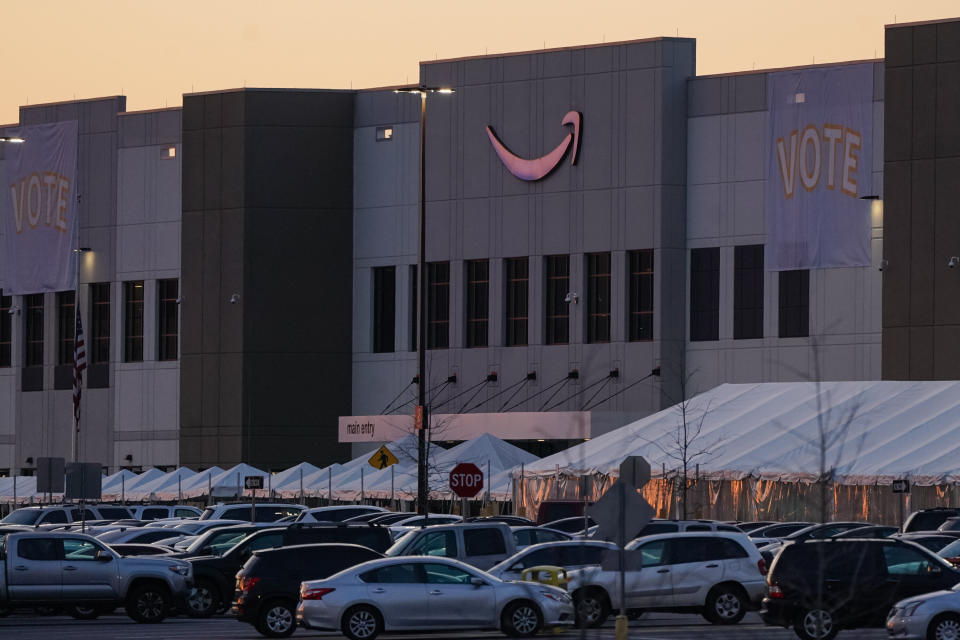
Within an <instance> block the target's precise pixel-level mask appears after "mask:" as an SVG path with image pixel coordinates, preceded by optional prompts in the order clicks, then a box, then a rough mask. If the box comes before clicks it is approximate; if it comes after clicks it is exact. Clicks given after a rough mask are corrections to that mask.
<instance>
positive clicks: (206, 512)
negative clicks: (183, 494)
mask: <svg viewBox="0 0 960 640" xmlns="http://www.w3.org/2000/svg"><path fill="white" fill-rule="evenodd" d="M213 514H214V508H213V507H207V508H206V509H204V510H203V513H201V514H200V519H201V520H209V519H210V518H212V517H213Z"/></svg>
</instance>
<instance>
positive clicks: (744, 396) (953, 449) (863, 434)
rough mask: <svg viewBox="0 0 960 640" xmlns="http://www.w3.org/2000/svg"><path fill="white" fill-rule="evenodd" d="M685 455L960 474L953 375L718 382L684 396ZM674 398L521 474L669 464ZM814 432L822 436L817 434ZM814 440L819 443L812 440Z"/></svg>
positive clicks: (773, 470)
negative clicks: (941, 378) (632, 459)
mask: <svg viewBox="0 0 960 640" xmlns="http://www.w3.org/2000/svg"><path fill="white" fill-rule="evenodd" d="M685 408H686V423H687V425H688V433H692V432H694V431H696V430H697V429H699V434H698V435H697V437H696V438H694V439H688V440H687V444H688V447H687V450H688V453H689V454H691V455H692V454H694V453H700V452H703V453H702V455H698V456H697V457H696V458H694V459H693V460H692V461H691V467H692V466H693V465H694V464H699V468H700V473H701V474H704V475H707V476H708V477H711V476H712V477H714V478H742V477H746V476H754V477H764V478H768V479H774V480H784V481H803V482H809V481H813V480H815V479H816V478H817V477H818V475H819V473H820V462H819V459H820V452H821V450H823V452H824V453H825V459H826V471H830V469H833V470H834V471H835V473H836V477H837V481H838V482H841V483H849V484H865V483H869V484H873V483H877V482H880V483H888V482H890V481H891V480H893V479H895V478H910V479H911V480H912V482H913V483H914V484H920V485H924V484H926V485H932V484H944V483H952V482H956V481H957V480H960V382H956V381H950V382H896V381H873V382H821V383H815V382H777V383H758V384H723V385H720V386H718V387H716V388H714V389H712V390H710V391H708V392H706V393H702V394H700V395H697V396H695V397H693V398H691V399H690V400H689V401H687V403H686V407H685ZM682 425H683V420H682V413H681V411H680V405H676V406H673V407H670V408H668V409H664V410H663V411H660V412H658V413H655V414H653V415H650V416H647V417H645V418H643V419H641V420H637V421H636V422H632V423H630V424H628V425H626V426H624V427H621V428H619V429H616V430H614V431H611V432H609V433H606V434H604V435H602V436H598V437H596V438H594V439H592V440H589V441H587V442H584V443H582V444H579V445H576V446H574V447H571V448H570V449H567V450H565V451H561V452H559V453H556V454H554V455H552V456H549V457H547V458H543V459H542V460H540V461H539V462H536V463H534V464H531V465H529V466H527V468H526V469H525V475H526V476H527V477H530V476H537V477H546V476H551V475H553V474H555V473H556V469H557V466H558V465H559V467H560V470H561V473H562V475H564V476H568V477H569V476H584V475H594V474H601V475H616V474H617V468H618V466H619V464H620V462H621V461H623V459H624V458H625V457H627V456H630V455H641V456H644V457H645V458H646V459H647V461H648V462H649V463H650V465H651V467H652V470H653V475H654V476H658V475H660V471H661V469H662V468H663V466H664V465H665V467H666V469H667V471H668V473H669V472H670V471H673V470H675V469H677V468H678V466H679V463H678V460H677V458H678V454H679V451H680V448H679V447H678V445H677V441H678V440H680V441H682V438H679V439H678V438H677V434H678V429H679V428H681V427H682ZM821 435H822V437H821ZM821 443H822V444H823V445H824V446H821Z"/></svg>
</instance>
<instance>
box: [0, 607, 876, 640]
mask: <svg viewBox="0 0 960 640" xmlns="http://www.w3.org/2000/svg"><path fill="white" fill-rule="evenodd" d="M292 637H293V638H294V639H296V638H342V637H343V636H341V635H340V634H339V633H321V632H317V631H309V630H305V629H298V630H297V631H296V632H295V633H294V634H293V636H292ZM503 637H504V636H503V635H502V634H500V633H497V632H493V631H485V632H472V631H471V632H449V631H447V632H436V633H424V634H409V633H407V634H384V635H382V636H380V638H382V639H383V640H488V639H490V638H503ZM538 637H541V638H550V637H556V638H567V639H569V640H581V639H583V640H613V627H612V625H611V624H609V623H608V624H607V626H606V627H605V628H602V629H589V630H587V631H586V632H585V633H583V634H581V632H580V631H578V630H574V629H569V630H565V631H563V632H561V633H553V632H551V631H546V632H542V633H541V634H540V636H538ZM629 637H630V640H686V639H687V638H689V639H691V640H694V639H695V640H793V639H795V638H796V635H794V633H793V631H791V630H788V629H779V628H774V627H767V626H764V624H763V623H762V622H760V619H759V617H758V616H757V615H756V614H749V615H748V616H747V617H746V618H745V619H744V620H743V622H741V623H740V624H738V625H735V626H730V627H726V626H715V625H711V624H708V623H707V622H705V621H704V620H703V618H701V617H699V616H695V615H672V614H648V615H647V616H644V618H642V619H641V620H634V621H631V622H630V636H629ZM0 638H2V639H3V640H52V639H53V640H58V639H60V638H80V639H83V638H93V639H95V640H139V639H141V638H149V639H157V640H162V639H166V638H178V639H190V638H198V639H201V640H227V639H237V640H246V639H251V640H253V639H258V640H259V639H262V638H263V636H261V635H260V634H259V633H257V631H256V630H255V629H254V628H253V627H252V626H251V625H249V624H245V623H242V622H237V621H236V620H234V619H233V618H231V617H229V616H218V617H214V618H208V619H206V620H193V619H190V618H183V617H178V618H169V619H167V620H165V621H164V622H162V623H161V624H157V625H145V624H137V623H135V622H133V621H131V620H130V619H129V618H127V617H126V616H125V615H121V614H119V613H117V614H113V615H108V616H103V617H101V618H99V619H97V620H87V621H84V620H74V619H73V618H69V617H66V616H35V615H26V614H20V613H17V614H14V615H11V616H10V617H8V618H0ZM886 638H887V634H886V632H885V631H884V630H883V629H860V630H854V631H843V632H841V633H840V635H839V636H838V640H886Z"/></svg>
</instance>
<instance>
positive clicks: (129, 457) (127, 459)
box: [124, 453, 133, 462]
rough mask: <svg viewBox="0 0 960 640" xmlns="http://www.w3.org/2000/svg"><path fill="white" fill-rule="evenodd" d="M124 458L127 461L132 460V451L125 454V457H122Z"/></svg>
mask: <svg viewBox="0 0 960 640" xmlns="http://www.w3.org/2000/svg"><path fill="white" fill-rule="evenodd" d="M124 460H126V461H127V462H133V454H132V453H128V454H127V455H126V457H125V458H124Z"/></svg>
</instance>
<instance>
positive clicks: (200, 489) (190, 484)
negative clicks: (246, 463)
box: [180, 466, 223, 498]
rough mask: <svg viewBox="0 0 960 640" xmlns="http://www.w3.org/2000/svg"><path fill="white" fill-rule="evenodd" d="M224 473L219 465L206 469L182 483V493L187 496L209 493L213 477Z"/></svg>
mask: <svg viewBox="0 0 960 640" xmlns="http://www.w3.org/2000/svg"><path fill="white" fill-rule="evenodd" d="M221 473H223V469H221V468H220V467H217V466H213V467H210V468H209V469H204V470H203V471H199V472H197V473H196V474H195V475H193V476H191V477H189V478H187V479H186V480H184V481H182V482H181V483H180V491H181V495H182V496H183V497H185V498H189V497H197V496H205V495H209V493H210V491H209V490H210V487H212V486H213V479H214V478H216V477H217V476H219V475H220V474H221Z"/></svg>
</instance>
